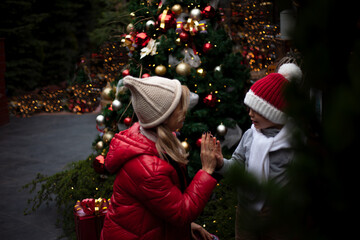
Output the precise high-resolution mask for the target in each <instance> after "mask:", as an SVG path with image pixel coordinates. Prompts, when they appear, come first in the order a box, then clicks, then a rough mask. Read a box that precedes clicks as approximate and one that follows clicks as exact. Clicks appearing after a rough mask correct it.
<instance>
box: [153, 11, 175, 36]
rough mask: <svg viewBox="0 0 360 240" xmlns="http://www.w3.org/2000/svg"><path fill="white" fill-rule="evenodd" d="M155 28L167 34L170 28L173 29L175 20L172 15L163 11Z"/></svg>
mask: <svg viewBox="0 0 360 240" xmlns="http://www.w3.org/2000/svg"><path fill="white" fill-rule="evenodd" d="M156 26H157V27H159V28H160V30H161V31H162V32H167V30H169V29H170V28H175V26H176V19H175V16H174V14H172V12H171V11H168V10H166V9H165V10H164V11H163V13H162V14H160V15H159V17H158V19H157V22H156Z"/></svg>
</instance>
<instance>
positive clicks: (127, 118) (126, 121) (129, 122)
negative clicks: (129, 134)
mask: <svg viewBox="0 0 360 240" xmlns="http://www.w3.org/2000/svg"><path fill="white" fill-rule="evenodd" d="M131 123H132V119H131V117H126V118H125V119H124V124H125V125H126V126H130V125H131Z"/></svg>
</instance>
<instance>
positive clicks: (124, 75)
mask: <svg viewBox="0 0 360 240" xmlns="http://www.w3.org/2000/svg"><path fill="white" fill-rule="evenodd" d="M121 75H122V76H123V77H126V76H127V75H130V70H129V69H125V70H123V71H122V72H121Z"/></svg>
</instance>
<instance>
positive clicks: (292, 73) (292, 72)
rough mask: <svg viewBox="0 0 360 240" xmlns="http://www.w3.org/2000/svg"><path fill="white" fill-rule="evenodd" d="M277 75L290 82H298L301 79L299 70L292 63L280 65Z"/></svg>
mask: <svg viewBox="0 0 360 240" xmlns="http://www.w3.org/2000/svg"><path fill="white" fill-rule="evenodd" d="M278 73H280V74H281V75H283V76H284V77H285V78H286V79H287V80H288V81H290V82H291V81H296V82H300V81H301V78H302V71H301V69H300V68H299V67H298V66H297V65H296V64H294V63H285V64H283V65H281V66H280V68H279V71H278Z"/></svg>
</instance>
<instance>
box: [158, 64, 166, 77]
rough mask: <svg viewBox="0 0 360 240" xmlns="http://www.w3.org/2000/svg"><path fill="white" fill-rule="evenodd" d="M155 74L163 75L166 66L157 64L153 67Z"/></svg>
mask: <svg viewBox="0 0 360 240" xmlns="http://www.w3.org/2000/svg"><path fill="white" fill-rule="evenodd" d="M155 73H156V75H159V76H164V75H165V74H166V67H165V66H164V65H159V66H157V67H156V68H155Z"/></svg>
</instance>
